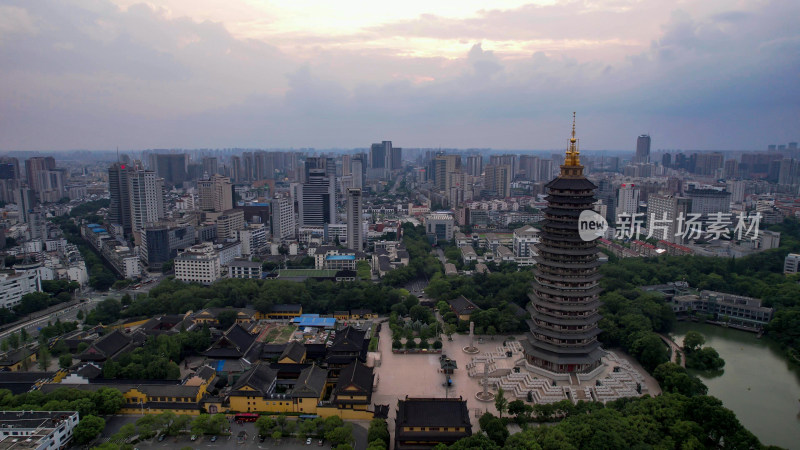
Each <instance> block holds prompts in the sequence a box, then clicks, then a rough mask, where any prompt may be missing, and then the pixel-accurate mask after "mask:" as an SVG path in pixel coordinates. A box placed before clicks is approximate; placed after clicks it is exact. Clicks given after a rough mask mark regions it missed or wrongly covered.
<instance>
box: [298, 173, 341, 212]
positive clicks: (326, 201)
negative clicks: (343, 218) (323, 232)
mask: <svg viewBox="0 0 800 450" xmlns="http://www.w3.org/2000/svg"><path fill="white" fill-rule="evenodd" d="M307 172H308V175H307V178H306V181H305V183H303V184H301V185H299V186H298V190H299V191H300V192H299V196H300V201H299V202H298V203H299V209H300V211H299V213H300V214H299V215H300V226H315V225H316V226H324V225H325V224H326V223H336V183H335V178H334V177H331V176H329V175H328V174H327V173H326V171H325V169H320V168H314V169H307Z"/></svg>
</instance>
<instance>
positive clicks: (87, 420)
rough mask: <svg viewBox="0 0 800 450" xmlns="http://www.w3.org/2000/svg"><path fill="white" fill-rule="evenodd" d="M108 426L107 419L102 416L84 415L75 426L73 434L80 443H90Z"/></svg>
mask: <svg viewBox="0 0 800 450" xmlns="http://www.w3.org/2000/svg"><path fill="white" fill-rule="evenodd" d="M105 427H106V421H105V420H103V418H102V417H97V416H92V415H89V416H86V417H82V418H81V420H80V422H78V425H76V426H75V430H74V431H73V433H74V434H73V436H74V437H75V441H76V442H77V443H79V444H88V443H89V442H91V441H92V440H93V439H94V438H96V437H97V436H98V435H100V433H101V432H102V431H103V429H104V428H105Z"/></svg>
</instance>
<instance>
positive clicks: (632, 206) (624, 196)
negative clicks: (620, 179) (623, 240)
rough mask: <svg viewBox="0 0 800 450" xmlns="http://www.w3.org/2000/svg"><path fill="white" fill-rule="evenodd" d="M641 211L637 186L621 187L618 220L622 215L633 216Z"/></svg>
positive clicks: (618, 201) (617, 210)
mask: <svg viewBox="0 0 800 450" xmlns="http://www.w3.org/2000/svg"><path fill="white" fill-rule="evenodd" d="M638 210H639V188H638V187H636V185H635V184H623V185H622V186H620V187H619V193H618V194H617V204H616V211H615V213H616V217H615V218H614V219H617V218H618V217H619V216H620V215H621V214H627V215H629V216H630V215H633V214H635V213H636V212H637V211H638Z"/></svg>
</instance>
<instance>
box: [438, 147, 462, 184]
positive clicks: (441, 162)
mask: <svg viewBox="0 0 800 450" xmlns="http://www.w3.org/2000/svg"><path fill="white" fill-rule="evenodd" d="M460 171H461V156H460V155H436V158H434V160H433V180H434V186H435V187H436V189H439V190H440V191H442V192H447V191H449V190H450V185H449V184H448V176H447V174H449V173H453V172H460Z"/></svg>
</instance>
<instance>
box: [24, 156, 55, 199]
mask: <svg viewBox="0 0 800 450" xmlns="http://www.w3.org/2000/svg"><path fill="white" fill-rule="evenodd" d="M55 168H56V160H55V158H53V157H52V156H45V157H40V156H37V157H33V158H29V159H27V160H25V176H26V178H27V180H28V187H30V188H31V189H32V190H33V192H36V193H37V194H38V193H39V191H40V190H41V187H40V186H39V185H38V182H39V177H38V176H37V175H36V172H39V171H43V170H55Z"/></svg>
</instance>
